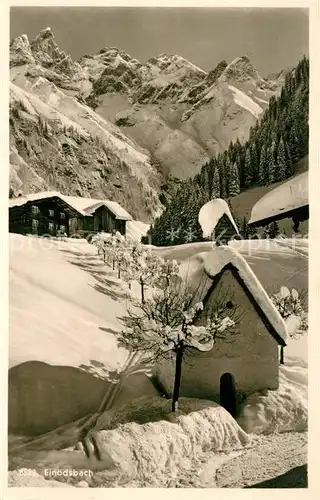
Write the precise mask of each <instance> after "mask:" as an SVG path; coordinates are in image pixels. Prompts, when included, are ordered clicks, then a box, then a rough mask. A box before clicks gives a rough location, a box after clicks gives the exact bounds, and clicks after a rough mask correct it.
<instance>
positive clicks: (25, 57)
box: [10, 35, 35, 67]
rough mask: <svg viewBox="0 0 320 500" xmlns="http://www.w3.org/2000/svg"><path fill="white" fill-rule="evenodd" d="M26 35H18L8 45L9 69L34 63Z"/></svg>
mask: <svg viewBox="0 0 320 500" xmlns="http://www.w3.org/2000/svg"><path fill="white" fill-rule="evenodd" d="M34 62H35V60H34V57H33V55H32V52H31V47H30V42H29V39H28V37H27V35H20V36H18V37H16V38H14V39H13V40H11V43H10V67H13V66H22V65H23V64H32V63H34Z"/></svg>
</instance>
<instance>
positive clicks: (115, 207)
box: [9, 191, 132, 220]
mask: <svg viewBox="0 0 320 500" xmlns="http://www.w3.org/2000/svg"><path fill="white" fill-rule="evenodd" d="M54 197H58V198H60V199H61V200H63V201H64V202H65V203H67V204H68V205H70V206H71V207H72V208H73V209H74V210H76V211H77V212H79V213H80V214H81V215H88V216H90V215H92V214H93V213H94V212H95V210H97V208H99V207H100V206H103V205H104V206H106V207H107V208H108V209H109V210H110V211H111V212H112V213H113V214H114V215H115V216H116V219H119V220H132V217H131V215H130V214H129V213H128V212H127V211H126V210H125V209H124V208H122V207H121V206H120V205H119V203H117V202H115V201H109V200H97V199H94V198H81V197H80V196H67V195H64V194H61V193H59V192H58V191H42V192H39V193H32V194H28V195H25V196H19V197H18V198H12V199H10V200H9V208H11V207H16V206H21V205H24V204H25V203H27V202H29V201H38V200H42V199H45V198H54Z"/></svg>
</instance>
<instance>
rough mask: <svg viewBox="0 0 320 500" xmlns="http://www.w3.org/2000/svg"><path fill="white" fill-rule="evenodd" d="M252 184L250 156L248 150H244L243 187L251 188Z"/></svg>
mask: <svg viewBox="0 0 320 500" xmlns="http://www.w3.org/2000/svg"><path fill="white" fill-rule="evenodd" d="M252 182H253V171H252V163H251V154H250V148H249V147H247V148H246V158H245V164H244V185H245V187H246V188H249V187H251V185H252Z"/></svg>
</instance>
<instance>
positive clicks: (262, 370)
mask: <svg viewBox="0 0 320 500" xmlns="http://www.w3.org/2000/svg"><path fill="white" fill-rule="evenodd" d="M186 266H187V267H186V269H187V271H186V272H187V273H188V287H191V289H192V288H194V292H195V298H194V300H195V302H198V301H202V303H203V311H202V313H201V315H200V316H199V318H198V324H199V325H201V326H204V325H206V322H207V318H208V314H209V313H210V314H211V313H212V311H214V310H215V309H216V308H218V307H219V308H222V309H224V310H225V314H226V315H227V316H229V317H230V318H231V319H233V321H234V322H235V326H234V327H233V328H231V329H230V331H228V332H227V335H226V336H225V338H219V337H218V338H217V339H216V341H215V344H214V347H213V349H212V350H211V351H208V352H200V351H198V350H196V349H191V350H190V351H189V352H188V354H187V355H186V356H185V357H184V361H183V365H182V378H181V386H180V396H186V397H196V398H202V399H211V400H214V401H217V402H219V401H220V402H221V400H222V401H223V398H224V394H223V392H222V393H221V387H223V388H224V389H225V388H226V385H228V384H229V385H230V386H234V387H235V390H236V394H237V399H238V401H241V400H242V398H243V397H244V396H246V395H248V394H251V393H253V392H256V391H261V390H264V389H277V388H278V383H279V382H278V370H279V361H280V360H279V351H280V348H279V346H285V345H286V325H285V323H284V321H283V319H282V317H281V316H280V314H279V312H278V311H277V310H276V308H275V307H274V305H273V303H272V302H271V300H270V298H269V296H268V295H267V293H266V291H265V290H264V288H263V287H262V285H261V283H260V282H259V280H258V279H257V277H256V275H255V274H254V272H253V271H252V269H251V268H250V266H249V265H248V263H247V262H246V260H245V259H244V258H243V257H242V256H241V255H240V254H239V253H238V252H237V251H236V250H234V249H233V248H230V247H229V246H217V247H215V248H214V249H213V250H212V251H210V252H205V253H202V254H198V255H196V256H194V257H193V258H192V259H190V261H189V262H188V264H187V265H186ZM182 274H183V270H182ZM155 375H156V377H157V378H158V380H159V382H160V384H161V385H162V387H163V388H164V392H166V393H168V394H171V393H172V389H173V388H172V383H173V380H174V363H173V361H172V360H162V361H161V362H159V364H158V365H157V366H156V368H155ZM226 381H227V382H226Z"/></svg>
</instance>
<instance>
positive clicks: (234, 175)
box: [228, 163, 240, 197]
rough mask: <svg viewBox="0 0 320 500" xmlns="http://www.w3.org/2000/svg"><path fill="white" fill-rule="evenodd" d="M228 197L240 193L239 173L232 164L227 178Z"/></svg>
mask: <svg viewBox="0 0 320 500" xmlns="http://www.w3.org/2000/svg"><path fill="white" fill-rule="evenodd" d="M228 191H229V196H231V197H232V196H237V194H239V193H240V182H239V173H238V169H237V164H236V163H234V164H233V165H232V166H231V169H230V176H229V189H228Z"/></svg>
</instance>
